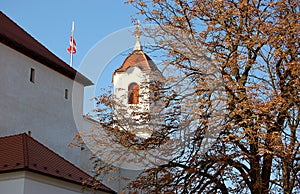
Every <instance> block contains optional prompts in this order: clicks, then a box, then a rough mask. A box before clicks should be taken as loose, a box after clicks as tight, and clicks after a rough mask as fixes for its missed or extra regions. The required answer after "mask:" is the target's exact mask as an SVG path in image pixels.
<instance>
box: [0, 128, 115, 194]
mask: <svg viewBox="0 0 300 194" xmlns="http://www.w3.org/2000/svg"><path fill="white" fill-rule="evenodd" d="M16 170H29V171H33V172H37V173H41V174H44V175H47V176H52V177H55V178H59V179H62V180H65V181H69V182H73V183H77V184H82V183H83V181H87V180H88V182H89V183H90V185H91V184H92V182H91V180H92V177H91V176H90V175H88V174H87V173H85V172H84V171H82V170H81V169H79V168H78V167H76V166H75V165H73V164H72V163H70V162H68V161H67V160H65V159H64V158H62V157H61V156H59V155H58V154H56V153H55V152H53V151H51V150H50V149H49V148H47V147H46V146H44V145H43V144H41V143H39V142H38V141H36V140H35V139H33V138H32V137H31V136H29V135H27V134H26V133H23V134H18V135H12V136H6V137H0V173H4V172H10V171H16ZM99 190H102V191H106V192H108V193H115V192H114V191H113V190H111V189H110V188H108V187H106V186H105V185H103V184H102V185H101V186H100V187H99Z"/></svg>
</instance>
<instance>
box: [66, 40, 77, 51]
mask: <svg viewBox="0 0 300 194" xmlns="http://www.w3.org/2000/svg"><path fill="white" fill-rule="evenodd" d="M67 51H68V52H69V53H70V54H75V53H76V42H75V40H74V38H73V37H72V36H71V37H70V46H69V48H68V49H67Z"/></svg>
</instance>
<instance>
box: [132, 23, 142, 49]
mask: <svg viewBox="0 0 300 194" xmlns="http://www.w3.org/2000/svg"><path fill="white" fill-rule="evenodd" d="M134 34H135V37H136V42H135V45H134V48H133V50H134V51H141V50H142V46H141V34H142V31H141V30H140V20H138V21H137V23H136V25H135V30H134Z"/></svg>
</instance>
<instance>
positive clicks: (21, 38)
mask: <svg viewBox="0 0 300 194" xmlns="http://www.w3.org/2000/svg"><path fill="white" fill-rule="evenodd" d="M0 26H1V27H0V42H1V43H3V44H5V45H7V46H8V47H10V48H12V49H14V50H16V51H18V52H20V53H22V54H24V55H26V56H28V57H30V58H31V59H33V60H35V61H38V62H40V63H41V64H43V65H45V66H47V67H49V68H51V69H53V70H55V71H57V72H59V73H61V74H63V75H65V76H66V77H68V78H70V79H73V80H76V81H78V82H80V83H82V84H84V85H85V86H89V85H92V84H93V83H92V82H91V81H90V80H89V79H88V78H86V77H85V76H83V75H82V74H80V73H79V72H77V71H76V70H75V69H73V68H72V67H70V66H69V65H68V64H66V63H65V62H64V61H62V60H61V59H60V58H58V57H57V56H56V55H54V54H53V53H52V52H51V51H49V50H48V49H47V48H46V47H44V46H43V45H42V44H41V43H39V42H38V41H37V40H36V39H34V38H33V37H32V36H31V35H30V34H28V33H27V32H26V31H24V30H23V29H22V28H21V27H20V26H18V25H17V24H16V23H14V22H13V21H12V20H11V19H10V18H8V17H7V16H6V15H5V14H4V13H2V12H1V11H0Z"/></svg>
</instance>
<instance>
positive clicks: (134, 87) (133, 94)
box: [128, 83, 140, 104]
mask: <svg viewBox="0 0 300 194" xmlns="http://www.w3.org/2000/svg"><path fill="white" fill-rule="evenodd" d="M139 90H140V86H139V85H138V84H137V83H131V84H130V85H129V86H128V104H138V103H139Z"/></svg>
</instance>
